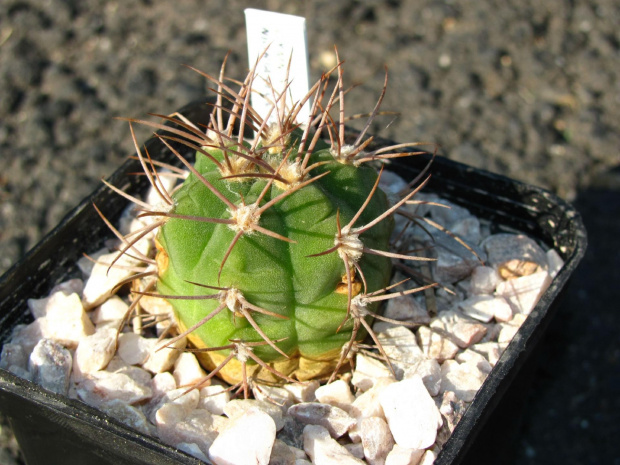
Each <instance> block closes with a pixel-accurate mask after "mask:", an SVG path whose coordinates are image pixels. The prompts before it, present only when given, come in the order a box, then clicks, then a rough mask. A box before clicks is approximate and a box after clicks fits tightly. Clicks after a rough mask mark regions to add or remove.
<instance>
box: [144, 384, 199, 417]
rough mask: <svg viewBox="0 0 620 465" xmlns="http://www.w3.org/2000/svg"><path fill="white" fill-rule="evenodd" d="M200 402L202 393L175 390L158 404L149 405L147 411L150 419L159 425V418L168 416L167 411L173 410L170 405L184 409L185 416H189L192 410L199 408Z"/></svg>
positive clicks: (182, 389) (193, 390) (163, 397)
mask: <svg viewBox="0 0 620 465" xmlns="http://www.w3.org/2000/svg"><path fill="white" fill-rule="evenodd" d="M199 401H200V393H199V392H198V391H197V390H196V389H192V390H191V391H188V390H187V389H185V388H179V389H175V390H174V391H169V392H167V393H166V394H164V395H163V396H162V397H161V398H160V399H159V400H158V401H157V402H156V403H149V404H148V405H147V411H148V412H149V419H150V420H151V421H153V423H159V420H158V417H159V416H161V415H164V416H165V415H166V409H168V408H171V407H169V406H170V405H176V406H179V407H181V408H182V409H183V412H185V415H189V414H190V413H191V411H192V410H194V409H196V408H197V407H198V403H199ZM174 408H176V407H174Z"/></svg>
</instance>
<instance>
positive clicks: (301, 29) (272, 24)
mask: <svg viewBox="0 0 620 465" xmlns="http://www.w3.org/2000/svg"><path fill="white" fill-rule="evenodd" d="M245 22H246V31H247V42H248V60H249V65H250V69H251V68H253V67H254V65H256V60H258V58H259V57H260V56H261V54H263V52H264V55H263V56H262V58H260V61H259V62H258V65H257V67H256V78H255V79H254V83H253V85H252V90H253V93H252V106H253V107H254V109H255V110H256V111H257V112H258V114H259V115H260V116H261V117H262V118H265V117H266V116H267V113H268V112H269V109H270V108H271V107H272V105H273V103H272V102H273V100H274V91H273V90H272V88H271V87H273V89H274V90H275V95H276V96H277V95H278V94H279V93H281V92H282V91H283V90H284V89H285V88H286V85H287V76H286V73H287V68H288V66H289V60H290V63H291V65H290V71H289V74H288V83H290V85H289V87H288V89H287V93H286V105H287V107H288V108H289V109H290V107H291V106H292V105H293V104H294V103H295V102H298V101H300V100H301V99H303V98H304V97H305V96H306V94H307V93H308V90H309V76H308V41H307V37H306V19H305V18H302V17H301V16H293V15H286V14H282V13H273V12H271V11H263V10H256V9H253V8H247V9H246V10H245ZM310 105H311V102H310V101H307V102H306V104H305V105H304V106H303V108H302V109H301V111H300V112H299V115H297V121H298V122H300V123H304V122H306V121H307V120H308V117H309V116H310ZM276 121H277V113H276V112H275V111H272V113H271V115H270V117H269V121H268V122H269V123H275V122H276Z"/></svg>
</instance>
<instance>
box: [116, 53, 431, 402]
mask: <svg viewBox="0 0 620 465" xmlns="http://www.w3.org/2000/svg"><path fill="white" fill-rule="evenodd" d="M336 69H337V74H338V80H337V83H336V86H335V88H334V90H333V92H331V93H330V94H329V95H328V96H326V93H327V92H326V89H327V84H328V77H329V76H328V74H326V75H324V76H323V77H322V78H321V79H320V80H319V81H318V82H317V83H316V84H315V85H314V87H313V88H312V89H311V90H310V92H309V93H308V95H307V96H306V98H305V99H304V100H303V101H302V102H297V103H294V104H293V105H287V104H286V91H281V92H277V91H276V89H274V90H273V107H272V113H271V114H272V115H274V117H273V118H272V120H274V121H272V122H271V123H269V118H270V115H267V116H266V117H264V118H263V117H261V116H260V115H258V114H257V113H256V112H255V111H254V110H253V108H252V107H251V105H250V103H249V97H250V93H251V88H252V82H253V80H254V79H255V76H254V71H251V72H250V74H249V75H248V77H247V78H246V80H245V82H244V83H243V84H242V85H241V88H240V89H239V90H238V91H234V90H232V89H231V88H230V87H228V85H227V84H225V82H224V79H223V78H222V76H223V70H222V74H221V75H220V77H219V78H214V77H211V76H209V75H206V74H204V73H201V74H203V75H204V76H206V77H207V79H209V80H211V81H212V82H215V83H216V84H217V86H218V89H217V95H218V101H217V104H215V105H214V108H213V114H212V118H211V124H210V125H209V127H208V128H207V130H206V131H205V130H204V129H203V128H198V127H196V126H194V125H192V124H191V123H190V122H189V121H187V120H185V119H184V118H183V117H182V115H177V116H176V117H172V116H171V117H163V118H164V119H166V120H168V121H169V122H172V123H174V124H175V125H176V126H174V127H172V128H171V127H169V126H163V125H160V124H158V123H153V122H147V121H141V120H130V121H134V122H140V123H146V124H148V125H150V126H152V127H156V128H158V129H164V131H167V133H164V134H163V135H159V136H158V137H160V139H161V140H162V142H163V143H164V144H166V145H167V146H168V148H169V149H170V150H172V151H173V153H175V154H176V156H177V157H178V158H179V159H180V160H181V161H182V163H183V164H184V165H185V166H186V167H187V169H189V171H190V174H189V176H188V177H187V179H186V180H185V181H184V182H183V184H182V185H181V186H180V188H178V189H176V190H175V191H173V193H171V194H170V193H168V192H165V191H163V192H161V196H162V199H163V200H164V202H163V203H162V205H161V206H159V207H157V208H150V209H148V210H147V211H145V212H144V213H143V214H142V215H143V216H153V217H156V221H155V222H154V223H153V225H152V226H151V227H150V228H148V230H149V231H150V230H152V229H155V228H158V232H157V236H156V242H157V257H156V263H157V284H156V290H157V292H156V293H154V292H153V293H149V292H142V293H141V294H142V295H144V294H147V295H158V296H160V297H162V298H165V299H167V300H168V301H169V302H170V304H171V305H172V307H173V308H174V314H175V317H176V320H177V325H178V327H179V335H178V336H177V338H175V339H174V340H176V339H178V338H180V337H188V339H189V340H190V342H191V343H192V345H193V347H194V349H193V350H194V351H195V352H196V354H197V355H198V357H199V359H200V361H201V363H203V365H204V366H205V367H206V368H207V369H209V370H210V371H211V374H210V375H209V377H211V376H213V375H214V374H218V375H219V376H220V377H222V378H224V379H226V380H227V381H229V382H231V383H239V384H243V387H244V389H245V391H246V393H247V386H248V379H250V378H253V379H255V380H262V381H270V382H291V381H293V380H294V379H296V380H307V379H310V378H313V377H318V376H328V375H329V374H330V373H331V374H332V378H333V376H334V374H335V373H336V371H337V370H338V369H339V368H340V367H341V366H342V365H343V364H344V363H345V362H346V361H347V354H348V353H349V351H350V350H351V349H352V347H353V345H354V344H355V343H356V342H358V341H360V340H361V339H363V338H364V337H365V336H366V334H367V333H371V336H372V337H373V338H374V339H375V343H376V344H377V345H378V347H379V350H380V351H381V352H382V353H383V350H382V348H381V347H380V344H379V341H378V340H377V338H376V336H375V335H374V333H373V332H372V330H371V327H370V322H371V319H372V318H375V317H380V316H379V315H378V313H377V306H378V305H379V304H380V301H381V300H384V299H385V298H389V297H390V296H392V295H393V294H389V293H388V292H387V291H388V289H389V288H388V283H389V280H390V276H391V268H392V264H391V261H392V259H393V258H400V259H408V258H412V257H409V256H406V255H402V254H400V253H396V252H390V251H389V245H390V244H389V241H390V236H391V234H392V230H393V224H394V221H393V218H392V214H393V213H394V212H395V210H396V209H397V208H399V207H400V206H401V205H403V204H404V203H405V202H407V201H408V200H409V199H410V198H411V196H412V195H413V193H414V192H415V191H412V192H410V193H407V194H406V195H404V196H402V198H401V199H400V200H399V201H398V202H396V203H395V204H394V205H390V204H389V202H388V200H387V196H386V194H385V193H384V192H383V191H381V189H380V188H378V182H379V178H380V176H381V174H380V173H377V171H376V170H375V169H374V168H373V167H372V166H371V163H368V162H373V163H374V162H377V163H378V162H381V161H384V160H385V159H387V158H391V157H396V156H404V155H410V154H411V152H399V153H394V151H395V149H402V148H403V147H406V146H414V145H416V144H402V145H399V146H395V147H387V148H382V149H379V150H374V151H367V150H366V148H367V147H368V146H369V144H370V142H371V139H372V138H365V132H366V130H367V129H368V127H369V126H370V122H371V121H372V119H373V118H374V117H375V116H376V114H377V111H378V107H379V105H380V103H381V100H382V98H383V94H382V95H381V97H380V99H379V102H378V103H377V105H376V107H375V109H374V110H373V112H372V113H371V114H370V117H369V120H368V124H367V125H366V127H365V128H364V131H362V133H361V134H360V135H359V137H357V139H356V140H355V141H354V142H352V143H351V144H349V145H347V144H345V134H344V94H345V92H344V90H343V81H342V66H341V64H339V65H338V66H337V67H336V68H335V70H336ZM333 71H334V70H332V72H333ZM386 82H387V74H386ZM384 92H385V88H384ZM325 99H327V102H324V100H325ZM224 101H228V102H229V103H230V105H228V108H224V103H223V102H224ZM306 101H307V102H310V101H312V106H311V112H310V113H311V115H310V118H309V119H308V120H307V121H305V122H303V124H299V123H298V122H297V121H296V118H297V115H298V112H299V109H300V107H301V106H302V105H303V104H304V103H306ZM336 103H338V105H339V109H340V112H339V118H338V121H335V120H334V119H333V118H332V116H331V115H330V110H332V108H334V107H335V104H336ZM160 116H161V115H160ZM235 126H236V127H238V128H239V127H240V128H241V129H237V130H236V131H235V129H234V128H235ZM249 133H253V134H255V136H254V137H252V138H250V137H249V136H248V134H249ZM132 134H133V130H132ZM178 136H181V137H178ZM171 140H172V141H176V142H182V143H184V144H186V145H188V146H189V147H191V148H193V149H195V150H196V160H195V162H194V163H191V162H189V161H188V160H186V159H185V158H184V157H183V156H182V155H181V154H180V153H179V152H178V151H176V150H175V149H174V148H173V146H172V144H170V141H171ZM134 141H135V136H134ZM136 148H137V149H138V150H137V151H138V155H139V157H140V159H141V160H142V163H143V166H144V168H145V171H146V173H147V175H148V176H149V179H150V180H151V181H152V183H153V185H154V186H158V184H161V183H158V182H157V181H158V178H157V176H158V175H157V173H156V171H155V169H154V165H153V164H152V163H151V164H149V163H148V162H147V161H146V160H145V159H144V157H143V156H142V154H141V153H140V150H139V148H138V146H137V144H136ZM159 190H160V191H162V190H163V189H161V188H159ZM143 234H144V233H143ZM134 240H137V238H134ZM131 245H132V242H129V243H128V245H127V247H126V248H125V251H126V250H128V249H129V248H130V246H131ZM416 290H419V289H411V290H410V291H407V292H414V291H416ZM399 295H402V292H401V293H399ZM174 340H173V341H174ZM384 355H385V354H384Z"/></svg>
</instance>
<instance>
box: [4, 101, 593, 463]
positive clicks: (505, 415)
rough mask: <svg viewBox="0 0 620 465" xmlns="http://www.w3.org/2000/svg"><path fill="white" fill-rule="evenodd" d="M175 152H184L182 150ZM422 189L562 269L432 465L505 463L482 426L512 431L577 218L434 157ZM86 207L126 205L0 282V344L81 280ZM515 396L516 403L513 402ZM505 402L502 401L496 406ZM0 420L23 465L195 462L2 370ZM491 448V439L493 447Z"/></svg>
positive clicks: (93, 232)
mask: <svg viewBox="0 0 620 465" xmlns="http://www.w3.org/2000/svg"><path fill="white" fill-rule="evenodd" d="M209 111H210V108H209V107H208V106H207V105H205V104H204V102H200V103H194V104H190V105H188V106H187V107H185V108H183V109H182V110H181V112H182V113H183V114H184V115H185V116H186V117H188V118H189V119H190V120H192V121H194V122H198V123H203V124H204V123H206V122H207V117H208V113H209ZM386 142H387V141H379V142H377V144H381V145H383V143H386ZM147 145H148V150H149V153H150V154H151V156H153V157H154V158H157V159H163V160H168V161H171V162H174V160H173V159H174V157H173V156H172V155H171V154H170V153H169V152H168V151H167V150H165V149H164V147H163V146H162V145H161V143H159V141H157V140H154V139H151V140H149V141H148V142H147ZM179 149H180V151H181V152H182V153H188V150H187V149H185V148H184V147H179ZM188 155H189V154H188ZM401 160H404V161H399V162H397V163H393V164H392V165H391V166H390V168H391V169H393V170H395V171H396V172H397V173H398V174H400V175H401V176H403V177H404V178H405V179H413V178H414V177H415V175H416V174H417V173H418V172H419V170H420V169H421V168H422V167H423V166H424V165H425V163H426V161H428V156H422V157H410V158H407V159H401ZM137 171H140V167H139V164H138V162H137V161H133V160H129V161H128V162H127V163H125V164H124V165H123V166H122V167H121V168H120V169H119V170H118V171H117V172H116V173H115V174H114V175H113V176H112V177H111V178H110V182H112V183H113V184H114V185H116V186H118V187H121V188H122V189H124V190H126V191H128V192H130V193H140V192H143V191H144V190H145V189H146V188H147V180H146V178H145V177H137V176H129V175H128V173H132V172H137ZM428 190H430V191H435V192H437V193H440V194H441V196H442V197H444V198H446V199H448V200H450V201H452V202H454V203H456V204H459V205H461V206H463V207H466V208H468V209H469V210H470V211H471V212H472V213H474V214H475V215H477V216H478V217H479V218H482V219H486V220H489V221H491V222H492V223H493V224H494V225H495V226H494V227H495V228H496V229H497V230H498V231H511V232H515V231H518V232H523V233H525V234H527V235H529V236H530V237H533V238H535V239H536V240H538V241H540V242H541V243H544V244H546V245H547V246H549V247H554V248H555V249H556V250H558V252H559V253H560V255H561V256H562V258H563V259H564V260H565V266H564V268H563V269H562V270H561V271H560V273H559V274H558V275H557V276H556V278H555V279H554V280H553V282H552V284H551V286H550V287H549V289H547V291H546V292H545V293H544V295H543V297H542V299H541V300H540V302H539V303H538V305H537V306H536V308H535V309H534V310H533V311H532V313H531V314H530V315H529V317H528V318H527V320H526V321H525V323H524V324H523V326H522V327H521V329H520V330H519V332H518V333H517V335H516V336H515V338H514V340H513V341H512V342H511V344H510V345H509V347H508V348H507V350H506V351H505V352H504V354H503V355H502V357H501V359H500V360H499V362H498V363H497V365H496V366H495V368H494V369H493V371H492V373H491V374H490V375H489V376H488V378H487V380H486V381H485V383H484V385H483V386H482V388H481V389H480V391H479V392H478V394H477V395H476V397H475V399H474V401H473V403H472V404H471V406H470V408H469V409H468V410H467V412H466V413H465V415H464V416H463V418H462V419H461V421H460V423H459V424H458V426H457V428H456V429H455V431H454V433H453V435H452V436H451V438H450V439H449V440H448V442H447V443H446V444H445V445H444V447H443V450H442V452H441V454H440V455H439V457H438V459H437V460H436V462H435V463H436V464H441V465H445V464H457V463H474V462H476V463H482V462H483V460H482V458H483V457H485V456H486V455H488V452H489V451H491V452H493V454H494V455H492V458H491V459H490V462H489V463H503V462H502V460H501V459H499V458H498V455H496V454H497V453H498V452H497V451H498V450H506V448H505V447H500V448H498V447H496V448H493V447H490V448H489V447H479V445H480V444H481V443H483V440H484V436H485V431H484V426H485V424H487V425H493V424H494V423H493V422H494V421H495V422H496V421H505V422H508V426H509V427H510V424H513V425H514V424H515V418H518V417H519V416H520V415H519V414H518V406H519V400H523V399H524V396H523V392H524V391H523V389H521V387H520V385H521V384H527V381H528V376H527V374H526V375H525V376H522V374H523V373H524V372H526V371H527V369H528V366H531V364H530V365H527V364H526V361H527V360H528V358H529V356H530V354H531V353H532V352H533V350H534V347H535V345H536V342H537V341H538V340H539V339H540V338H541V336H542V335H543V333H544V331H545V329H546V327H547V325H548V323H549V321H550V319H551V318H552V316H553V314H554V313H555V310H556V307H557V303H558V297H559V296H560V292H561V290H562V288H563V287H564V286H565V285H566V284H567V282H568V280H569V277H570V275H571V274H572V273H573V271H574V270H575V268H576V266H577V264H578V263H579V261H580V260H581V258H582V256H583V254H584V252H585V248H586V233H585V229H584V227H583V224H582V222H581V218H580V216H579V214H578V213H577V212H576V211H575V210H574V209H573V208H572V207H571V206H570V205H569V204H567V203H566V202H564V201H562V200H561V199H559V198H557V197H555V196H554V195H553V194H551V193H549V192H547V191H545V190H543V189H540V188H537V187H533V186H529V185H526V184H522V183H520V182H516V181H513V180H510V179H508V178H505V177H503V176H498V175H495V174H491V173H488V172H486V171H482V170H479V169H475V168H471V167H468V166H465V165H462V164H459V163H455V162H452V161H449V160H447V159H444V158H441V157H438V158H436V159H435V161H434V163H433V166H432V180H431V183H430V184H429V186H428V189H427V191H428ZM93 202H94V203H96V204H97V206H98V207H99V208H100V209H101V210H102V212H103V213H104V214H105V215H106V216H107V217H108V218H110V219H111V220H113V221H114V220H115V219H117V218H118V216H119V215H120V213H121V211H122V210H123V209H124V207H125V206H126V204H127V201H126V200H125V199H123V198H121V197H120V196H118V195H117V194H114V193H112V192H111V191H110V190H109V189H107V188H104V187H103V186H102V187H101V188H100V189H98V190H97V191H95V192H94V193H93V194H92V195H91V196H90V197H88V198H86V199H85V200H84V201H83V202H82V203H81V204H80V205H78V206H77V207H76V208H75V209H74V210H73V211H72V212H71V213H69V215H67V217H65V219H64V220H63V221H62V222H61V223H60V225H58V227H56V228H55V229H54V230H53V231H52V232H51V233H50V234H48V235H47V236H46V237H45V238H44V239H43V241H41V243H39V244H38V245H37V246H36V247H35V248H34V249H33V250H31V251H30V252H29V253H28V254H27V255H26V256H25V257H24V258H23V259H22V260H21V261H20V262H19V263H17V264H16V265H15V266H13V267H12V268H11V269H10V270H9V271H8V272H7V273H6V274H5V275H4V276H3V277H2V278H1V279H0V342H2V343H3V342H6V341H7V340H8V338H9V337H10V335H11V332H12V330H13V328H14V327H15V326H16V325H18V324H21V323H29V322H31V321H32V317H31V316H30V314H29V312H28V309H27V306H26V300H27V299H28V298H38V297H43V296H45V295H47V293H48V292H49V291H50V290H51V288H52V287H53V286H54V285H56V284H58V283H60V282H62V281H65V280H67V279H70V278H72V277H77V276H80V273H79V270H78V269H77V266H76V261H77V260H78V259H79V258H80V257H81V256H82V254H83V253H90V252H94V251H96V250H97V249H99V248H101V247H102V245H103V242H104V241H105V240H106V239H108V238H109V237H110V233H109V231H108V229H107V227H106V226H105V225H104V224H103V222H102V221H101V220H100V218H99V217H98V215H97V214H96V212H95V210H94V209H93V207H92V203H93ZM83 247H88V249H86V250H85V249H84V248H83ZM522 368H523V369H522ZM514 385H517V386H519V389H518V390H512V391H511V390H510V386H514ZM515 393H520V395H517V396H516V397H515ZM505 396H506V398H507V399H509V401H504V402H501V401H502V399H503V398H504V397H505ZM510 396H513V397H514V398H510ZM511 409H514V410H515V415H513V414H512V413H511ZM0 411H2V413H3V414H4V415H5V416H6V417H7V418H8V419H9V421H10V423H11V425H12V427H13V431H14V433H15V435H16V437H17V440H18V442H19V444H20V447H21V449H22V452H23V454H24V457H25V459H26V461H27V463H28V465H50V464H65V465H71V464H75V465H78V464H79V465H83V464H89V465H100V464H101V465H104V464H106V465H107V464H109V465H112V464H114V465H118V464H145V465H146V464H148V465H155V464H162V465H163V464H199V463H202V462H200V461H199V460H197V459H195V458H193V457H190V456H189V455H186V454H184V453H182V452H178V451H177V450H175V449H174V448H172V447H169V446H166V445H164V444H162V443H160V442H159V441H158V440H157V439H155V438H153V437H149V436H145V435H143V434H140V433H138V432H136V431H134V430H132V429H130V428H128V427H126V426H124V425H123V424H121V423H120V422H118V421H117V420H115V419H113V418H110V417H108V416H107V415H105V414H104V413H102V412H100V411H98V410H96V409H94V408H92V407H89V406H88V405H86V404H84V403H82V402H79V401H76V400H72V399H68V398H66V397H63V396H59V395H56V394H53V393H51V392H48V391H46V390H44V389H42V388H40V387H39V386H37V385H35V384H33V383H31V382H28V381H25V380H23V379H20V378H18V377H16V376H14V375H13V374H11V373H9V372H7V371H4V370H0ZM492 428H493V429H494V428H495V427H494V426H493V427H492ZM497 443H498V442H497V439H495V442H494V444H497ZM481 451H482V452H481Z"/></svg>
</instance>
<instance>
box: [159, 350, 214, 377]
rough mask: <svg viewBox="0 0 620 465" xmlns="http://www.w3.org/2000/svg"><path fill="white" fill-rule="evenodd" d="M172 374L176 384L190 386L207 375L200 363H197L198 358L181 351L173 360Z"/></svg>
mask: <svg viewBox="0 0 620 465" xmlns="http://www.w3.org/2000/svg"><path fill="white" fill-rule="evenodd" d="M164 350H165V349H164ZM172 374H173V376H174V379H175V380H176V382H177V386H192V385H193V384H195V383H197V382H199V381H200V380H202V379H203V378H205V377H206V376H207V374H206V373H205V371H204V370H203V369H202V367H201V366H200V363H198V359H197V358H196V356H195V355H194V354H193V353H191V352H181V354H180V355H179V357H178V358H177V360H176V361H175V362H174V371H173V373H172Z"/></svg>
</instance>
